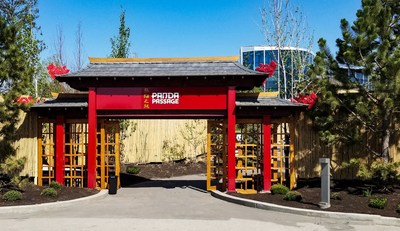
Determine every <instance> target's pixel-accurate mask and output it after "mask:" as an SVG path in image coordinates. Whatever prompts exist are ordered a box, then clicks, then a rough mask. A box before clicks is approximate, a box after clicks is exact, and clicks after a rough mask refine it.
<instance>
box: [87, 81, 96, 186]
mask: <svg viewBox="0 0 400 231" xmlns="http://www.w3.org/2000/svg"><path fill="white" fill-rule="evenodd" d="M88 133H89V134H88V153H87V163H86V164H87V187H88V188H96V146H97V140H96V136H97V135H96V133H97V111H96V88H90V89H89V100H88Z"/></svg>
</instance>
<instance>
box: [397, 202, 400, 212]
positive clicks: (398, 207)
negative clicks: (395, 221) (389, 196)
mask: <svg viewBox="0 0 400 231" xmlns="http://www.w3.org/2000/svg"><path fill="white" fill-rule="evenodd" d="M396 212H398V213H400V203H399V204H397V206H396Z"/></svg>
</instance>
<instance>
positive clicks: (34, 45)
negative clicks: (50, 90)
mask: <svg viewBox="0 0 400 231" xmlns="http://www.w3.org/2000/svg"><path fill="white" fill-rule="evenodd" d="M36 4H37V1H36V0H20V1H12V0H2V1H0V94H1V98H2V99H1V100H0V124H1V127H0V162H3V161H4V160H5V158H6V157H7V156H9V155H12V154H14V152H15V150H14V148H13V146H12V143H13V142H14V141H15V140H16V139H17V128H16V125H17V124H18V122H19V113H20V109H23V108H24V106H23V105H20V104H18V103H16V102H15V100H16V99H17V98H18V97H19V96H21V95H23V94H26V93H27V92H28V89H30V88H31V86H32V83H33V81H32V80H33V76H34V75H35V73H36V70H37V63H38V61H39V53H40V50H41V49H42V47H41V44H42V43H41V41H39V40H37V39H36V38H35V34H34V30H36V29H38V27H37V26H36V24H35V19H36V18H37V8H36Z"/></svg>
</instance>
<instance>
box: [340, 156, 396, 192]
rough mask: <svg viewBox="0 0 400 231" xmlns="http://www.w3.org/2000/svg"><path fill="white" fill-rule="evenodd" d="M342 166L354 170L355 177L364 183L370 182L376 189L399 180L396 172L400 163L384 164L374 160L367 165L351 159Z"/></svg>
mask: <svg viewBox="0 0 400 231" xmlns="http://www.w3.org/2000/svg"><path fill="white" fill-rule="evenodd" d="M343 166H344V167H350V168H355V169H356V171H357V174H356V176H357V177H359V178H360V179H362V180H364V181H372V182H373V183H375V184H376V185H377V186H378V187H386V186H388V185H392V184H394V183H396V182H398V180H399V179H400V173H399V171H398V168H399V167H400V162H390V163H385V162H384V161H382V160H376V161H374V162H372V163H371V164H367V163H365V162H363V161H362V159H351V160H350V161H349V162H348V163H344V164H343Z"/></svg>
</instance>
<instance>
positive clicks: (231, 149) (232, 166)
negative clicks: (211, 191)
mask: <svg viewBox="0 0 400 231" xmlns="http://www.w3.org/2000/svg"><path fill="white" fill-rule="evenodd" d="M235 106H236V90H235V88H234V87H229V88H228V192H234V191H235V190H236V157H235V150H236V113H235Z"/></svg>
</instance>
